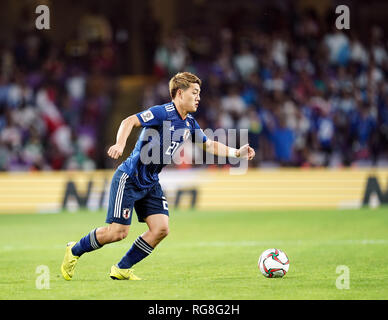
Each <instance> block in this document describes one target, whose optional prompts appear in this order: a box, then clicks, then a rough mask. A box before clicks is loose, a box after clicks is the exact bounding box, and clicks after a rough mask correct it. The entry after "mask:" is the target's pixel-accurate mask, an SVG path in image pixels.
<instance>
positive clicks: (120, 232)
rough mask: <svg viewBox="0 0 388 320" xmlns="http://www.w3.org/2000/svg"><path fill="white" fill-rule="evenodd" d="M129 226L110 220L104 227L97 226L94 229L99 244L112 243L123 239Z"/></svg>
mask: <svg viewBox="0 0 388 320" xmlns="http://www.w3.org/2000/svg"><path fill="white" fill-rule="evenodd" d="M128 231H129V226H127V225H123V224H119V223H115V222H112V223H111V224H110V225H108V226H106V227H101V228H98V229H97V231H96V237H97V241H98V242H99V243H100V244H101V245H104V244H107V243H112V242H116V241H120V240H123V239H125V238H126V237H127V235H128Z"/></svg>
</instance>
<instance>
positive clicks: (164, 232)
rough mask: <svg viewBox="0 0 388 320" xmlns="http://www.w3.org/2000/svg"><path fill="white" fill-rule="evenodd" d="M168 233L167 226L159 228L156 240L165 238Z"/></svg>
mask: <svg viewBox="0 0 388 320" xmlns="http://www.w3.org/2000/svg"><path fill="white" fill-rule="evenodd" d="M169 232H170V229H169V227H168V226H163V227H160V228H159V229H158V230H157V234H158V238H160V239H163V238H165V237H167V236H168V234H169Z"/></svg>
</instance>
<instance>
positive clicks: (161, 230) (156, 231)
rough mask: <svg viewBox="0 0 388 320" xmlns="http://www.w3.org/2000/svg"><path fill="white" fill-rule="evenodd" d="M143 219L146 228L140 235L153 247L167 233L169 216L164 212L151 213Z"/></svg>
mask: <svg viewBox="0 0 388 320" xmlns="http://www.w3.org/2000/svg"><path fill="white" fill-rule="evenodd" d="M144 220H145V222H146V223H147V225H148V230H147V231H146V232H144V233H143V234H142V235H141V237H142V238H143V240H144V241H146V242H147V243H148V244H149V245H150V246H151V247H153V248H155V247H156V246H157V245H158V244H159V243H160V241H162V240H163V239H164V238H165V237H166V236H167V235H168V233H169V227H168V222H169V217H168V216H167V215H165V214H152V215H150V216H148V217H147V218H145V219H144Z"/></svg>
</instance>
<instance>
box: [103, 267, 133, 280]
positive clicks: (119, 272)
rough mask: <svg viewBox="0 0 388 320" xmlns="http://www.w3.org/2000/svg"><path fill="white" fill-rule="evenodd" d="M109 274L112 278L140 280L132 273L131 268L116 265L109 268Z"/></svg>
mask: <svg viewBox="0 0 388 320" xmlns="http://www.w3.org/2000/svg"><path fill="white" fill-rule="evenodd" d="M109 275H110V277H111V278H112V279H113V280H141V278H139V277H138V276H135V275H134V274H133V269H120V268H119V267H118V266H117V265H113V266H112V267H111V268H110V274H109Z"/></svg>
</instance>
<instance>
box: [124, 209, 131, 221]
mask: <svg viewBox="0 0 388 320" xmlns="http://www.w3.org/2000/svg"><path fill="white" fill-rule="evenodd" d="M130 214H131V209H129V208H125V209H123V218H124V219H129V215H130Z"/></svg>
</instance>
